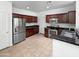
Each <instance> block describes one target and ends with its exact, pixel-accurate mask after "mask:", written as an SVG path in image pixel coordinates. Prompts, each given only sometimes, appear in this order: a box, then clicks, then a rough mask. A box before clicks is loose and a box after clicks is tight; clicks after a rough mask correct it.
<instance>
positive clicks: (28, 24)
mask: <svg viewBox="0 0 79 59" xmlns="http://www.w3.org/2000/svg"><path fill="white" fill-rule="evenodd" d="M32 25H38V23H26V26H32Z"/></svg>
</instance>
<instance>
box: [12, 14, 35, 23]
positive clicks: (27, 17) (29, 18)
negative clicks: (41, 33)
mask: <svg viewBox="0 0 79 59" xmlns="http://www.w3.org/2000/svg"><path fill="white" fill-rule="evenodd" d="M12 16H13V17H15V18H24V19H25V21H26V23H37V16H30V15H22V14H16V13H13V14H12Z"/></svg>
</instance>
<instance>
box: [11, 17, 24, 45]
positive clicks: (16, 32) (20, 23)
mask: <svg viewBox="0 0 79 59" xmlns="http://www.w3.org/2000/svg"><path fill="white" fill-rule="evenodd" d="M12 25H13V29H12V31H13V44H16V43H19V42H21V41H23V40H25V21H24V19H23V18H13V24H12Z"/></svg>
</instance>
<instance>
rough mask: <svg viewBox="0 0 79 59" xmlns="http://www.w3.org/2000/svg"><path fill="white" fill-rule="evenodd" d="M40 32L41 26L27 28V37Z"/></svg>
mask: <svg viewBox="0 0 79 59" xmlns="http://www.w3.org/2000/svg"><path fill="white" fill-rule="evenodd" d="M37 33H39V27H34V28H27V29H26V38H27V37H30V36H32V35H34V34H37Z"/></svg>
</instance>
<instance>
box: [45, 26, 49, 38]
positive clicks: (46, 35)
mask: <svg viewBox="0 0 79 59" xmlns="http://www.w3.org/2000/svg"><path fill="white" fill-rule="evenodd" d="M44 36H45V37H48V36H49V35H48V28H45V29H44Z"/></svg>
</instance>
